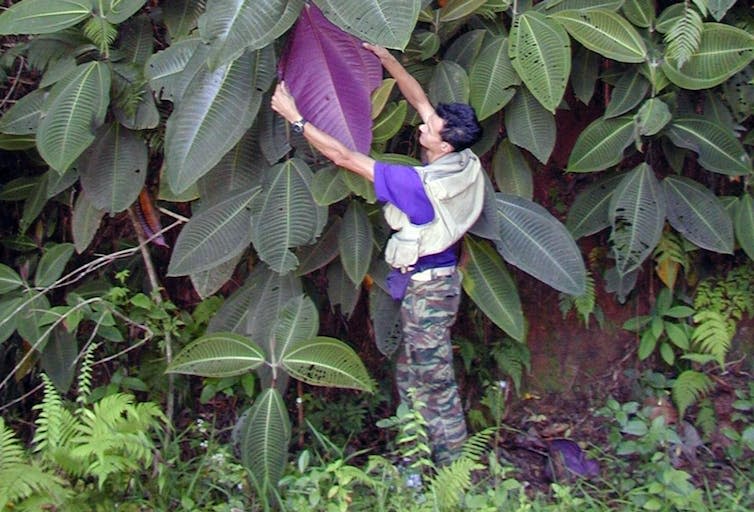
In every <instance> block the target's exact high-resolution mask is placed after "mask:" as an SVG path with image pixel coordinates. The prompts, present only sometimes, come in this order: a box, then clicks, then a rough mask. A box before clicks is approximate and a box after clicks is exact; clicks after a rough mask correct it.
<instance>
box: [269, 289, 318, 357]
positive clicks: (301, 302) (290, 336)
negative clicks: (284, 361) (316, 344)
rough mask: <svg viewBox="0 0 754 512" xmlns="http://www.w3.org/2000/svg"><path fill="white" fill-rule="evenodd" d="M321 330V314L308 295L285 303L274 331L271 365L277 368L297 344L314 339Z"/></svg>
mask: <svg viewBox="0 0 754 512" xmlns="http://www.w3.org/2000/svg"><path fill="white" fill-rule="evenodd" d="M318 330H319V313H318V312H317V308H316V306H315V305H314V302H312V300H311V299H310V298H309V297H307V296H306V295H299V296H297V297H293V298H292V299H290V300H289V301H288V302H286V303H285V305H284V306H283V309H282V310H281V311H280V314H279V315H278V318H277V321H276V322H275V325H274V327H273V329H272V340H271V344H270V345H271V346H270V359H271V360H270V364H271V365H272V366H276V365H278V364H279V363H280V359H281V358H282V357H283V356H284V354H285V353H286V352H287V351H288V350H289V349H290V348H291V347H293V346H294V345H295V344H297V343H300V342H306V341H307V340H310V339H312V338H314V337H315V336H316V335H317V331H318Z"/></svg>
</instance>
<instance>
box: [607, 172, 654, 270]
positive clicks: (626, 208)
mask: <svg viewBox="0 0 754 512" xmlns="http://www.w3.org/2000/svg"><path fill="white" fill-rule="evenodd" d="M609 211H610V217H609V218H610V225H611V226H612V233H611V235H610V241H611V244H612V251H613V254H614V255H615V262H616V268H617V270H618V273H619V274H621V275H624V276H625V275H626V274H628V273H630V272H631V271H632V270H635V269H637V268H639V266H640V265H641V264H642V262H643V261H644V260H645V259H646V258H647V257H648V256H649V255H650V254H652V251H653V250H654V248H655V247H656V246H657V243H658V242H659V241H660V237H661V236H662V228H663V226H664V225H665V211H666V203H665V198H664V196H663V193H662V189H661V188H660V184H659V182H658V181H657V178H656V177H655V174H654V171H653V170H652V168H651V167H650V166H649V165H647V164H644V163H642V164H639V165H638V166H636V168H634V169H633V170H632V171H630V172H628V173H627V174H626V175H625V176H624V178H623V179H622V180H621V182H620V183H619V184H618V186H617V187H616V189H615V192H613V197H612V198H611V200H610V206H609Z"/></svg>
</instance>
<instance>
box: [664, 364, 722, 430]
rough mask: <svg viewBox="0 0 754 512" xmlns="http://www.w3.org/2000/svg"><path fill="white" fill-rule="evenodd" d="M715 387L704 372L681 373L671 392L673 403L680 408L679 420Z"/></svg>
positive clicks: (690, 371)
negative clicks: (690, 407)
mask: <svg viewBox="0 0 754 512" xmlns="http://www.w3.org/2000/svg"><path fill="white" fill-rule="evenodd" d="M713 387H714V384H713V382H712V379H710V378H709V377H708V376H707V375H705V374H704V373H702V372H698V371H695V370H686V371H685V372H683V373H681V374H680V375H679V376H678V377H677V378H676V380H675V382H673V389H672V390H671V394H672V396H673V401H674V402H675V405H676V407H678V419H679V420H680V419H682V418H683V417H684V415H685V414H686V409H688V408H689V406H691V405H692V404H694V403H695V402H696V401H697V400H699V398H701V397H702V396H703V395H705V394H707V393H709V392H710V391H712V389H713Z"/></svg>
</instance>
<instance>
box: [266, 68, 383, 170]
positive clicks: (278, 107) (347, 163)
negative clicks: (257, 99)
mask: <svg viewBox="0 0 754 512" xmlns="http://www.w3.org/2000/svg"><path fill="white" fill-rule="evenodd" d="M272 110H274V111H275V112H277V113H278V114H280V115H281V116H282V117H283V118H285V120H286V121H288V122H289V123H293V122H296V121H298V120H300V119H301V118H302V116H301V113H300V112H299V111H298V108H297V107H296V101H295V100H294V98H293V96H292V95H291V93H290V92H288V88H287V87H286V86H285V82H280V83H279V84H278V85H277V87H276V88H275V94H273V95H272ZM304 137H305V138H306V140H307V141H309V143H310V144H311V145H312V146H314V147H315V148H316V149H317V151H319V152H320V153H322V154H323V155H325V157H326V158H327V159H329V160H331V161H332V162H333V163H334V164H335V165H337V166H339V167H343V168H345V169H347V170H349V171H351V172H354V173H356V174H358V175H360V176H363V177H364V178H366V179H368V180H369V181H374V159H373V158H371V157H369V156H368V155H365V154H363V153H359V152H358V151H353V150H352V149H349V148H348V147H346V146H345V145H344V144H343V143H342V142H340V141H339V140H337V139H336V138H335V137H333V136H332V135H330V134H328V133H325V132H323V131H322V130H320V129H319V128H317V127H316V126H313V125H312V123H306V124H305V125H304Z"/></svg>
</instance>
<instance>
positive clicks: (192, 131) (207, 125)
mask: <svg viewBox="0 0 754 512" xmlns="http://www.w3.org/2000/svg"><path fill="white" fill-rule="evenodd" d="M274 74H275V66H274V55H273V50H272V47H267V48H266V49H264V50H260V51H255V52H251V51H247V52H245V53H244V54H243V55H242V56H241V57H239V58H238V59H236V60H234V61H233V62H231V63H230V64H228V65H226V66H223V67H221V68H218V69H217V70H215V71H207V70H203V71H200V72H199V74H197V75H196V76H195V77H194V79H193V80H192V82H191V84H190V85H189V87H188V88H187V90H186V93H185V95H184V97H183V98H182V99H181V101H180V102H179V104H178V105H177V107H176V109H175V110H174V111H173V113H172V114H171V115H170V118H169V119H168V121H167V126H166V130H165V175H166V177H167V179H168V182H169V184H170V188H171V189H172V190H173V191H174V192H179V193H180V192H182V191H184V190H186V189H188V188H189V187H190V186H191V185H193V184H194V183H196V181H197V180H198V179H199V178H200V177H202V176H203V175H204V174H206V173H207V172H209V171H210V169H212V168H213V167H214V166H215V165H216V164H217V163H218V162H219V161H220V159H221V158H222V157H223V155H224V154H225V153H227V152H228V151H230V149H231V148H232V147H233V146H235V145H236V143H237V142H238V141H239V140H240V139H241V137H242V136H243V135H244V133H245V132H246V130H248V129H249V128H251V125H252V123H253V122H254V119H255V118H256V115H257V112H258V110H259V106H260V104H261V101H262V94H263V92H264V91H266V90H267V89H268V88H269V86H270V84H271V83H272V80H273V79H274Z"/></svg>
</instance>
